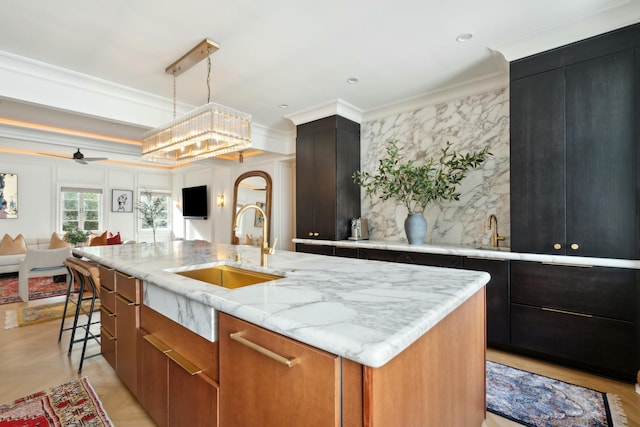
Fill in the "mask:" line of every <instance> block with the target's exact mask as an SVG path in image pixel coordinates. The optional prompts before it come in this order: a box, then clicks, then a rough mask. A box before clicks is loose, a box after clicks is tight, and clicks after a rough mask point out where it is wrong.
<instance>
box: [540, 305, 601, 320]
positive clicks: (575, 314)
mask: <svg viewBox="0 0 640 427" xmlns="http://www.w3.org/2000/svg"><path fill="white" fill-rule="evenodd" d="M542 309H543V310H544V311H551V312H553V313H560V314H570V315H572V316H580V317H588V318H592V317H593V315H591V314H584V313H576V312H575V311H566V310H558V309H557V308H549V307H542Z"/></svg>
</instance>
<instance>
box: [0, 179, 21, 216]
mask: <svg viewBox="0 0 640 427" xmlns="http://www.w3.org/2000/svg"><path fill="white" fill-rule="evenodd" d="M15 218H18V175H16V174H15V173H0V219H15Z"/></svg>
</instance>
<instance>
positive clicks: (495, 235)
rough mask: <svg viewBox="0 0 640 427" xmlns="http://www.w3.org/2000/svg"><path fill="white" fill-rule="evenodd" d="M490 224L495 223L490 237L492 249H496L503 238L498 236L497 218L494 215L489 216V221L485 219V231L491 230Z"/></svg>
mask: <svg viewBox="0 0 640 427" xmlns="http://www.w3.org/2000/svg"><path fill="white" fill-rule="evenodd" d="M491 223H495V227H493V236H492V237H491V244H492V245H493V247H494V248H497V247H498V245H499V243H500V242H501V241H503V240H504V236H500V235H499V234H498V217H496V216H495V215H494V214H491V215H489V219H487V230H491Z"/></svg>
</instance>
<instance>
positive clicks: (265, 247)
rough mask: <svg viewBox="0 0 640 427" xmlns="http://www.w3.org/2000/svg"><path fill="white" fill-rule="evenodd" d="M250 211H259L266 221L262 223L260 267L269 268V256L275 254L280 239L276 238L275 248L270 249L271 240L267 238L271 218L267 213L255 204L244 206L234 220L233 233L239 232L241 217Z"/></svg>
mask: <svg viewBox="0 0 640 427" xmlns="http://www.w3.org/2000/svg"><path fill="white" fill-rule="evenodd" d="M248 209H255V210H257V211H258V212H259V213H260V214H261V215H262V218H264V221H263V222H262V248H261V249H260V265H261V266H262V267H267V263H268V258H267V257H268V256H269V255H273V253H274V252H275V250H276V244H277V243H278V239H277V238H276V240H275V241H274V242H273V247H272V248H270V247H269V240H268V238H267V236H268V235H269V218H267V214H266V213H265V211H264V210H262V208H261V207H260V206H258V205H254V204H249V205H244V206H243V207H242V208H240V210H239V211H238V213H237V214H236V216H235V218H234V219H233V232H234V234H235V232H236V231H238V223H239V222H240V221H239V220H240V217H241V216H242V214H243V213H244V212H245V211H246V210H248Z"/></svg>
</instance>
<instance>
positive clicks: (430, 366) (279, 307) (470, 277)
mask: <svg viewBox="0 0 640 427" xmlns="http://www.w3.org/2000/svg"><path fill="white" fill-rule="evenodd" d="M74 252H75V253H77V254H80V255H83V256H85V257H87V258H89V259H91V260H93V261H95V262H97V263H98V264H100V265H102V266H103V267H105V268H109V269H114V270H116V271H118V272H120V273H122V274H125V275H129V276H130V277H133V278H137V279H139V280H140V282H141V283H142V291H143V297H142V306H143V313H144V310H146V309H150V310H152V311H153V312H154V313H157V314H159V315H161V316H163V317H166V318H167V319H170V320H171V321H173V322H175V323H176V324H178V325H180V327H183V328H186V329H187V330H189V331H191V332H193V333H194V334H197V335H198V336H199V337H201V338H203V339H205V340H207V341H208V342H212V343H215V344H216V346H214V348H215V349H217V348H218V347H217V343H219V346H220V349H219V351H220V368H219V370H220V375H219V395H220V414H221V418H220V425H222V426H224V425H227V424H230V425H233V423H231V422H228V423H227V424H225V419H228V418H227V416H226V415H225V407H226V403H225V402H227V400H226V399H225V395H226V393H227V391H226V390H232V389H234V385H233V384H232V382H233V379H232V378H229V377H225V374H224V372H225V367H224V365H223V362H224V360H225V357H226V356H225V354H226V350H225V346H227V345H228V344H227V341H228V336H227V335H228V334H227V333H226V332H225V334H224V335H222V336H221V335H219V330H220V328H221V325H220V324H219V320H220V318H221V317H223V316H225V318H226V317H228V318H230V319H232V321H235V320H238V321H240V322H247V324H250V325H254V326H256V327H258V328H260V329H262V330H265V331H267V332H268V333H275V334H277V335H278V337H280V336H281V337H283V338H285V339H290V340H292V341H293V340H295V342H298V343H303V344H304V345H305V346H309V347H311V348H312V349H314V351H320V352H322V353H323V354H328V355H333V359H332V360H335V361H337V362H335V363H337V365H336V366H337V370H336V371H335V375H336V376H337V377H338V378H337V379H338V381H337V382H336V384H337V386H336V387H337V390H336V393H335V394H336V396H338V400H337V402H336V403H335V405H334V407H333V413H334V415H332V418H333V419H332V420H327V419H322V421H323V422H326V424H318V425H365V426H374V425H380V426H384V425H392V424H388V423H389V422H392V423H397V422H400V424H399V425H407V426H408V425H423V426H424V425H481V423H482V419H483V418H484V345H485V344H484V343H485V335H484V285H485V284H486V283H487V281H488V280H489V275H488V274H486V273H482V272H472V271H466V270H452V269H442V268H434V267H423V266H411V265H399V264H394V263H386V262H376V261H365V260H353V259H343V258H335V257H324V256H318V255H311V254H302V253H294V252H286V251H278V252H276V254H274V255H272V256H270V257H269V267H268V268H263V267H260V266H259V259H260V256H259V249H258V248H256V247H250V246H232V245H222V244H210V243H206V242H201V241H183V242H167V243H156V244H135V245H117V246H98V247H86V248H76V249H74ZM238 260H239V262H238ZM217 265H231V266H236V267H240V268H243V269H245V270H251V271H256V272H264V273H270V274H276V275H279V276H282V278H281V279H277V280H273V281H268V282H265V283H261V284H256V285H251V286H247V287H243V288H238V289H233V290H230V289H226V288H222V287H218V286H214V285H210V284H208V283H204V282H201V281H198V280H194V279H191V278H188V277H184V276H182V275H179V274H176V273H178V272H182V271H186V270H197V269H201V268H206V267H212V266H217ZM222 313H225V314H222ZM227 315H229V316H227ZM275 334H274V336H275ZM276 338H277V337H276ZM276 338H271V339H276ZM278 339H279V338H278ZM267 344H268V341H267ZM265 346H267V345H265ZM216 356H217V355H216ZM215 359H216V360H217V357H216V358H215ZM301 360H303V359H301ZM301 365H303V362H300V363H299V365H298V366H301ZM259 368H260V369H270V368H267V367H265V366H260V367H259ZM260 369H258V371H257V372H260ZM292 369H296V367H295V366H294V368H292ZM300 369H302V368H300ZM211 378H213V380H216V381H217V380H218V376H217V373H216V374H212V375H211ZM138 381H139V382H140V381H144V378H142V379H140V376H139V377H138ZM303 384H304V386H303V387H305V388H313V383H309V382H304V381H303ZM216 386H217V385H216ZM272 386H273V384H272ZM245 392H246V390H245ZM229 393H230V392H229ZM245 394H246V393H245ZM236 397H237V396H235V397H234V399H233V401H234V402H235V401H236ZM262 398H263V399H265V396H264V395H263V396H262ZM267 400H268V399H267ZM293 403H295V402H293ZM298 403H300V404H301V403H304V402H298ZM276 409H277V408H276ZM284 409H286V408H283V410H284ZM285 412H286V411H285ZM294 412H295V411H294ZM303 412H304V411H303ZM352 414H356V415H352ZM287 416H290V415H287ZM320 418H326V417H320ZM309 419H310V418H309ZM329 421H331V422H329ZM451 423H453V424H451ZM307 425H314V424H313V423H309V424H307ZM395 425H398V424H395Z"/></svg>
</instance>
